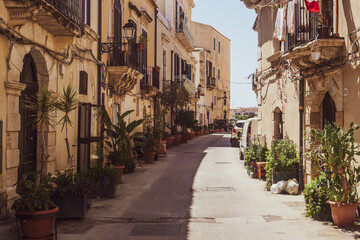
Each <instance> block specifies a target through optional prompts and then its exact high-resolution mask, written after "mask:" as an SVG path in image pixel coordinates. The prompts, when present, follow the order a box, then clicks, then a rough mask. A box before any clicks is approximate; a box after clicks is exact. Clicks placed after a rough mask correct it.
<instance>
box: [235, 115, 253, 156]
mask: <svg viewBox="0 0 360 240" xmlns="http://www.w3.org/2000/svg"><path fill="white" fill-rule="evenodd" d="M257 121H258V119H257V118H250V119H247V120H245V123H244V127H243V131H242V136H241V139H240V142H239V147H240V159H244V156H245V151H246V149H247V148H248V146H249V142H250V137H251V135H252V130H251V128H252V127H253V125H255V124H257ZM254 132H255V131H253V133H254ZM254 135H256V133H254Z"/></svg>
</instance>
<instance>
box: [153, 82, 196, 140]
mask: <svg viewBox="0 0 360 240" xmlns="http://www.w3.org/2000/svg"><path fill="white" fill-rule="evenodd" d="M156 97H157V98H158V99H160V101H161V104H162V106H163V107H164V109H165V110H167V111H168V112H170V114H171V116H172V117H174V113H175V111H176V110H177V109H179V108H183V107H186V106H187V105H188V104H189V103H190V93H189V91H188V90H187V89H186V88H185V86H184V85H183V84H181V83H179V82H177V81H171V82H170V84H169V86H168V87H166V88H165V89H164V90H163V91H162V92H159V93H158V95H157V96H156ZM175 124H176V123H175V122H174V121H170V125H169V126H168V127H169V129H170V130H171V134H173V135H175V132H176V129H177V128H176V125H175Z"/></svg>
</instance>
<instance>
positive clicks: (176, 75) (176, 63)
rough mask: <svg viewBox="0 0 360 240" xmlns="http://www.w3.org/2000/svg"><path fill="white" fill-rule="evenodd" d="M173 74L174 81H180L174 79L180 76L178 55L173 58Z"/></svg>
mask: <svg viewBox="0 0 360 240" xmlns="http://www.w3.org/2000/svg"><path fill="white" fill-rule="evenodd" d="M174 74H175V80H180V79H176V78H177V77H179V75H180V58H179V54H177V53H175V56H174Z"/></svg>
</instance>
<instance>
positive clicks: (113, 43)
mask: <svg viewBox="0 0 360 240" xmlns="http://www.w3.org/2000/svg"><path fill="white" fill-rule="evenodd" d="M101 50H102V52H103V53H108V54H109V59H108V66H128V67H131V68H133V69H135V70H137V71H138V72H140V73H142V74H146V73H147V50H146V48H143V46H139V45H138V44H136V43H135V42H129V43H127V42H126V40H125V39H124V38H110V42H107V43H102V44H101Z"/></svg>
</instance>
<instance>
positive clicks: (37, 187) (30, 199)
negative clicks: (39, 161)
mask: <svg viewBox="0 0 360 240" xmlns="http://www.w3.org/2000/svg"><path fill="white" fill-rule="evenodd" d="M36 182H38V184H36ZM49 189H50V188H49V184H48V182H47V178H45V177H44V178H41V179H40V173H39V172H35V173H34V174H33V175H32V176H31V177H29V176H28V177H27V178H25V177H24V178H22V179H20V180H19V181H18V182H17V184H16V193H17V194H19V196H20V197H19V198H18V199H16V200H15V201H14V203H13V205H12V207H11V208H12V209H13V210H15V211H30V212H35V211H43V210H49V209H53V208H55V207H56V206H55V204H54V203H53V202H52V201H51V199H50V190H49Z"/></svg>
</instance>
